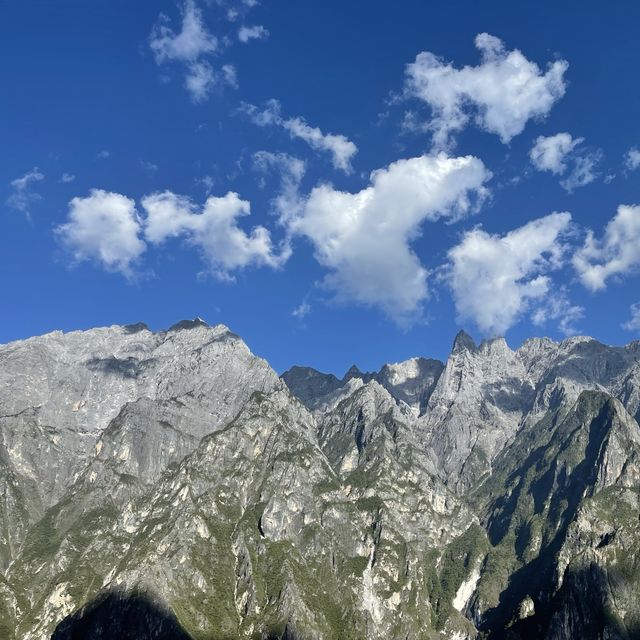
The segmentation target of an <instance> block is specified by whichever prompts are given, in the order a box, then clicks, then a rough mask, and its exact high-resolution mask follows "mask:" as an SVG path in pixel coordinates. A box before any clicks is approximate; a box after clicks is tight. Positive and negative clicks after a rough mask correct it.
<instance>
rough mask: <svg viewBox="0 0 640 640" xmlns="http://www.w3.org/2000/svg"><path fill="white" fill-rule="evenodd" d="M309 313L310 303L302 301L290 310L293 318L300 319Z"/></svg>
mask: <svg viewBox="0 0 640 640" xmlns="http://www.w3.org/2000/svg"><path fill="white" fill-rule="evenodd" d="M310 313H311V305H310V304H309V303H308V302H302V303H301V304H300V305H298V306H297V307H296V308H295V309H294V310H293V311H292V312H291V315H292V316H293V317H294V318H299V319H300V320H302V318H304V317H306V316H308V315H309V314H310Z"/></svg>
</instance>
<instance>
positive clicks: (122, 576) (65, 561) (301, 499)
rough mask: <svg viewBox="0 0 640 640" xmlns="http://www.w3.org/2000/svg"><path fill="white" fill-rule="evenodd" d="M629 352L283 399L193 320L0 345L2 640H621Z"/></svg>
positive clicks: (514, 353)
mask: <svg viewBox="0 0 640 640" xmlns="http://www.w3.org/2000/svg"><path fill="white" fill-rule="evenodd" d="M639 417H640V342H632V343H630V344H628V345H626V346H624V347H614V346H607V345H604V344H601V343H599V342H598V341H596V340H594V339H592V338H588V337H572V338H569V339H567V340H564V341H562V342H555V341H552V340H550V339H547V338H532V339H529V340H527V341H526V342H524V344H522V346H520V347H519V348H518V349H516V350H512V349H511V348H510V347H509V346H508V345H507V343H506V342H505V340H504V339H502V338H496V339H492V340H485V341H483V342H482V343H481V344H479V345H477V344H476V343H475V342H474V341H473V339H472V338H471V337H470V336H469V335H467V334H466V333H464V332H460V333H459V334H458V335H457V336H456V338H455V340H454V342H453V347H452V349H451V353H450V355H449V357H448V359H447V361H446V362H441V361H439V360H434V359H427V358H421V357H416V358H412V359H410V360H407V361H405V362H401V363H396V364H387V365H384V366H383V367H382V368H381V369H380V370H379V371H378V372H370V373H365V372H361V371H360V370H359V369H358V368H357V367H355V366H354V367H352V368H351V369H349V371H347V372H346V374H345V375H344V376H343V377H342V378H341V379H339V378H338V377H336V376H334V375H331V374H325V373H321V372H319V371H316V370H314V369H312V368H308V367H299V366H296V367H293V368H291V369H290V370H289V371H287V372H285V373H284V374H283V375H282V376H278V374H277V373H276V372H275V371H274V370H273V369H272V368H271V367H270V366H269V365H268V363H267V362H266V361H265V360H263V359H261V358H259V357H256V356H255V355H253V354H252V353H251V351H250V350H249V348H248V347H247V346H246V345H245V343H244V342H243V341H242V340H241V338H239V337H238V336H237V335H235V334H234V333H232V332H231V331H230V330H229V329H228V328H227V327H225V326H223V325H216V326H208V325H207V324H206V323H204V322H203V321H202V320H200V319H195V320H187V321H182V322H179V323H178V324H176V325H174V326H173V327H171V328H170V329H168V330H166V331H159V332H152V331H150V330H149V329H148V328H147V327H146V326H145V325H144V324H141V323H140V324H136V325H126V326H112V327H107V328H100V329H92V330H89V331H75V332H70V333H61V332H53V333H50V334H47V335H44V336H40V337H34V338H30V339H27V340H21V341H17V342H12V343H10V344H6V345H2V346H0V638H6V639H7V640H44V639H47V638H53V639H54V640H80V639H84V638H87V639H90V640H97V639H109V640H115V639H116V638H117V639H124V640H127V639H132V640H134V639H135V640H147V639H163V640H164V639H167V640H168V639H184V640H188V639H191V640H236V639H237V640H240V639H247V640H249V639H251V640H382V639H385V640H423V639H424V640H436V639H438V640H441V639H442V640H444V639H447V640H472V639H478V640H480V639H487V640H500V639H509V640H525V639H529V638H531V639H534V638H535V639H541V640H560V639H578V638H581V639H582V638H585V639H590V638H594V639H596V638H597V639H602V640H631V639H634V638H640V600H639V595H640V427H639V426H638V419H639Z"/></svg>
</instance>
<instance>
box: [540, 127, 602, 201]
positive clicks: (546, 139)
mask: <svg viewBox="0 0 640 640" xmlns="http://www.w3.org/2000/svg"><path fill="white" fill-rule="evenodd" d="M583 142H584V138H573V137H572V136H571V134H569V133H566V132H563V133H557V134H556V135H554V136H539V137H538V138H536V141H535V143H534V145H533V147H532V148H531V151H530V152H529V158H530V159H531V164H532V165H533V166H534V167H535V168H536V169H537V170H538V171H550V172H551V173H553V174H554V175H557V176H561V175H566V178H565V179H564V180H561V181H560V185H561V186H562V188H563V189H566V190H567V191H568V192H569V193H571V192H572V191H573V190H574V189H577V188H578V187H584V186H585V185H587V184H589V183H590V182H593V181H594V180H595V179H596V178H597V177H598V172H597V166H598V163H599V162H600V160H601V159H602V153H601V152H600V151H599V150H595V151H593V150H592V151H588V150H582V149H578V147H579V146H580V145H581V144H582V143H583ZM569 168H570V170H569V172H568V173H567V169H569Z"/></svg>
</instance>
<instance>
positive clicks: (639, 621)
mask: <svg viewBox="0 0 640 640" xmlns="http://www.w3.org/2000/svg"><path fill="white" fill-rule="evenodd" d="M627 580H628V579H627V578H625V577H624V576H622V575H620V574H619V573H617V572H616V571H615V569H614V570H612V569H608V570H605V569H603V568H602V567H600V566H598V565H596V564H590V565H589V566H587V567H584V568H582V569H580V570H578V571H569V572H567V574H566V576H565V581H564V583H563V586H562V588H561V589H560V591H559V592H558V593H557V594H556V595H555V597H554V598H553V599H552V600H551V602H550V603H548V604H547V605H546V606H544V605H543V606H541V607H540V611H538V612H537V613H536V614H535V615H533V616H531V617H529V618H525V619H524V620H518V621H516V622H514V623H512V624H511V625H510V626H509V628H508V629H507V630H506V632H505V634H504V638H505V639H506V640H540V639H541V638H585V639H586V638H593V639H594V640H596V639H597V640H604V639H606V640H640V618H638V617H636V618H635V619H633V620H629V619H627V621H626V622H625V621H623V620H622V619H621V618H620V617H619V616H618V615H617V613H616V612H615V610H614V609H613V607H612V606H611V602H610V592H609V585H610V584H611V583H613V582H620V581H622V582H625V581H627ZM619 586H622V585H619ZM489 637H492V638H493V637H494V636H493V635H490V636H489Z"/></svg>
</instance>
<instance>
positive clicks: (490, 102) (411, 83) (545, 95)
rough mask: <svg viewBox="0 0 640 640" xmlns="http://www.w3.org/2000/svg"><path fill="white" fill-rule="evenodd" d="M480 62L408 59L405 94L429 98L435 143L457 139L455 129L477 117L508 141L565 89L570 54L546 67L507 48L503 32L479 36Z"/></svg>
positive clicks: (442, 144) (542, 113)
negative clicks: (457, 64)
mask: <svg viewBox="0 0 640 640" xmlns="http://www.w3.org/2000/svg"><path fill="white" fill-rule="evenodd" d="M475 45H476V47H477V49H478V50H479V51H480V54H481V63H480V64H479V65H477V66H475V67H470V66H465V67H463V68H462V69H456V68H455V67H454V66H453V65H452V64H450V63H447V62H445V61H443V60H442V59H441V58H439V57H437V56H436V55H434V54H433V53H429V52H422V53H420V54H418V56H417V57H416V60H415V62H413V63H411V64H409V65H407V79H406V83H405V94H406V95H407V96H412V97H416V98H418V99H420V100H422V101H424V102H426V103H427V104H428V105H429V106H430V108H431V111H432V116H433V119H432V121H431V122H430V124H429V128H430V129H431V130H432V131H433V142H434V146H435V147H436V148H447V147H449V146H450V145H451V144H452V135H453V134H455V133H456V132H458V131H460V130H462V129H463V128H464V127H465V126H466V125H467V124H468V123H469V121H470V119H471V118H472V117H473V118H474V120H475V123H476V124H477V125H478V126H479V127H480V128H482V129H484V130H485V131H488V132H490V133H495V134H497V135H498V136H499V137H500V139H501V140H502V142H504V143H507V142H509V141H510V140H511V138H513V137H514V136H516V135H518V134H519V133H522V131H523V129H524V127H525V125H526V124H527V122H528V121H529V120H530V119H532V118H541V117H544V116H546V115H547V114H548V113H549V111H550V110H551V107H552V106H553V104H554V103H555V102H556V101H557V100H559V99H560V98H561V97H562V96H563V95H564V92H565V88H566V87H565V81H564V77H563V76H564V73H565V71H566V70H567V68H568V63H567V62H566V61H565V60H558V61H556V62H554V63H553V64H550V65H549V66H548V67H547V69H546V72H543V71H542V70H541V69H540V67H538V65H537V64H536V63H535V62H531V61H530V60H527V58H525V57H524V55H523V54H522V53H521V52H520V51H519V50H518V49H514V50H513V51H507V50H506V49H505V48H504V45H503V43H502V41H501V40H500V39H499V38H496V37H494V36H491V35H489V34H487V33H481V34H479V35H478V36H476V39H475Z"/></svg>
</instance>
